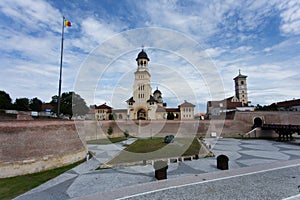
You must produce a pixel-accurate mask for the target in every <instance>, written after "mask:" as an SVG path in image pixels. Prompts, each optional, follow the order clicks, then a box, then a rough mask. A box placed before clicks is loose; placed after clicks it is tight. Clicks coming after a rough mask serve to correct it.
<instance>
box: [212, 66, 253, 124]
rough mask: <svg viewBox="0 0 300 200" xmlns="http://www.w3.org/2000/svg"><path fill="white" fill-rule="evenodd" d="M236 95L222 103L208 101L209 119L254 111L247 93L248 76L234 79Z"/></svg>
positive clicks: (239, 76)
mask: <svg viewBox="0 0 300 200" xmlns="http://www.w3.org/2000/svg"><path fill="white" fill-rule="evenodd" d="M233 80H234V87H235V95H234V96H231V97H229V98H226V99H223V100H221V101H208V102H207V117H208V118H209V119H211V118H212V117H213V116H220V115H222V114H228V113H230V112H233V111H236V110H238V111H254V107H253V106H250V103H251V102H250V101H248V91H247V76H246V75H243V74H241V70H239V74H238V75H237V76H236V77H235V78H233Z"/></svg>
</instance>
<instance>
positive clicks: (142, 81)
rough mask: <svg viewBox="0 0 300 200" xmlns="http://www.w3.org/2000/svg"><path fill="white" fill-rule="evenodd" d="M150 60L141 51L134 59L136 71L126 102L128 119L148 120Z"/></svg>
mask: <svg viewBox="0 0 300 200" xmlns="http://www.w3.org/2000/svg"><path fill="white" fill-rule="evenodd" d="M149 61H150V59H149V58H148V55H147V54H146V52H145V51H144V49H142V51H141V52H140V53H139V54H138V56H137V58H136V62H137V70H136V72H135V73H134V84H133V96H132V97H131V98H130V99H128V100H127V103H128V117H129V119H149V113H148V112H149V109H148V104H147V100H149V99H150V97H151V93H152V88H151V86H150V77H151V75H150V73H149V69H148V62H149Z"/></svg>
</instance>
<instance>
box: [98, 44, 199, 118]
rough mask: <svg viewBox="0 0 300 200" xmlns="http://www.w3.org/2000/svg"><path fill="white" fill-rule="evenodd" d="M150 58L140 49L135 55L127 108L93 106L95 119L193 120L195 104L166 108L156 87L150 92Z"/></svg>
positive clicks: (185, 102)
mask: <svg viewBox="0 0 300 200" xmlns="http://www.w3.org/2000/svg"><path fill="white" fill-rule="evenodd" d="M149 62H150V59H149V57H148V55H147V53H146V52H145V51H144V49H142V51H141V52H139V54H138V55H137V58H136V64H137V69H136V71H135V73H134V84H133V94H132V96H131V97H130V98H129V99H128V100H127V101H126V103H127V109H112V108H111V107H110V106H108V105H106V104H102V105H100V106H96V105H95V107H94V109H95V117H96V119H97V120H109V119H112V118H113V119H117V120H122V119H130V120H163V119H174V120H193V119H194V108H195V105H193V104H192V103H189V102H187V101H184V102H183V103H182V104H180V105H179V106H178V107H177V108H167V103H165V102H163V98H162V93H161V91H160V90H158V88H156V90H155V91H154V92H153V93H152V88H151V84H150V78H151V74H150V72H149V65H148V64H149Z"/></svg>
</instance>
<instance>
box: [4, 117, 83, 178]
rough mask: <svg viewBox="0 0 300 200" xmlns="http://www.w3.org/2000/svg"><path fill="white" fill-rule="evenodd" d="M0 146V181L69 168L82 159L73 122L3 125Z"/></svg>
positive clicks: (26, 122)
mask: <svg viewBox="0 0 300 200" xmlns="http://www.w3.org/2000/svg"><path fill="white" fill-rule="evenodd" d="M0 144H1V145H0V178H4V177H12V176H17V175H23V174H30V173H35V172H40V171H44V170H48V169H53V168H56V167H61V166H65V165H69V164H71V163H74V162H77V161H79V160H82V159H84V157H85V155H86V146H85V141H82V140H81V139H80V137H79V134H78V133H77V130H76V127H75V124H74V122H73V121H3V122H0Z"/></svg>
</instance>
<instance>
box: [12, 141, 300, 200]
mask: <svg viewBox="0 0 300 200" xmlns="http://www.w3.org/2000/svg"><path fill="white" fill-rule="evenodd" d="M132 142H134V139H129V140H128V141H127V143H128V144H130V143H132ZM205 143H207V144H208V145H209V146H211V148H212V151H213V153H214V155H215V157H210V158H204V159H198V160H192V161H184V162H177V163H170V164H169V168H168V180H169V179H174V180H176V178H178V177H184V176H188V175H197V174H204V173H209V172H217V171H220V170H218V169H217V168H216V157H217V156H218V155H220V154H224V155H227V156H228V157H229V169H238V168H243V167H249V166H257V165H260V164H267V163H272V162H277V161H288V160H296V159H300V153H299V152H300V145H299V144H290V143H282V142H276V141H270V140H254V139H251V140H238V139H229V138H220V139H215V138H206V139H205ZM88 147H89V150H90V151H92V152H95V153H96V156H95V157H94V158H92V159H91V160H89V161H88V162H85V163H83V164H81V165H79V166H77V167H75V168H74V169H72V170H69V171H67V172H66V173H64V174H62V175H60V176H58V177H56V178H54V179H52V180H50V181H48V182H47V183H45V184H43V185H41V186H39V187H37V188H35V189H33V190H31V191H29V192H27V193H25V194H23V195H21V196H19V197H17V198H16V199H19V200H23V199H43V200H47V199H72V198H76V197H82V198H83V199H84V197H85V196H88V195H91V194H94V193H99V192H108V191H114V190H120V189H122V188H123V187H128V186H134V185H139V184H142V183H149V182H155V181H156V179H155V178H154V169H153V166H152V165H146V166H131V167H117V168H113V169H104V170H95V169H96V168H97V167H98V166H99V165H100V164H103V163H105V162H106V161H108V160H110V159H111V158H113V157H114V156H116V155H117V154H118V153H119V152H120V151H121V150H122V149H123V148H124V147H123V144H122V143H118V144H109V145H89V146H88ZM229 171H230V170H229ZM98 199H99V198H98ZM100 199H101V198H100Z"/></svg>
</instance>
